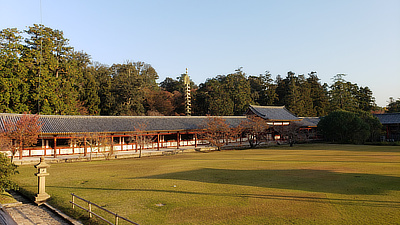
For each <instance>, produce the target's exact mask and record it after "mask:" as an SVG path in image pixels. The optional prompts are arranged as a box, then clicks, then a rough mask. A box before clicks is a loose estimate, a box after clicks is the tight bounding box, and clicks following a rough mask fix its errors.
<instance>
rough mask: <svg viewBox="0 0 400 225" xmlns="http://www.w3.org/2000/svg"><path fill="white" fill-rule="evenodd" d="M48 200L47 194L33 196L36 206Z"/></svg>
mask: <svg viewBox="0 0 400 225" xmlns="http://www.w3.org/2000/svg"><path fill="white" fill-rule="evenodd" d="M49 198H50V195H49V194H47V193H41V194H37V195H36V196H35V203H36V204H38V205H41V204H43V203H45V202H46V200H47V199H49Z"/></svg>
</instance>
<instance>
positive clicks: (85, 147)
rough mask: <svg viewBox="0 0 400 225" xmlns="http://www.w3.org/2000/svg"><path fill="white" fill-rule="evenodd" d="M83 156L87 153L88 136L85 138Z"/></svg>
mask: <svg viewBox="0 0 400 225" xmlns="http://www.w3.org/2000/svg"><path fill="white" fill-rule="evenodd" d="M83 145H84V146H83V156H86V155H87V145H86V137H84V138H83Z"/></svg>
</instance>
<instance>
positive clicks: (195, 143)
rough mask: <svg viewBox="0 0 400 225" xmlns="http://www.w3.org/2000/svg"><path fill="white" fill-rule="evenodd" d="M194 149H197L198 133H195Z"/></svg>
mask: <svg viewBox="0 0 400 225" xmlns="http://www.w3.org/2000/svg"><path fill="white" fill-rule="evenodd" d="M194 147H195V148H197V132H195V133H194Z"/></svg>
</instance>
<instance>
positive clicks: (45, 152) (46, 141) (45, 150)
mask: <svg viewBox="0 0 400 225" xmlns="http://www.w3.org/2000/svg"><path fill="white" fill-rule="evenodd" d="M43 143H44V154H43V155H44V156H46V154H47V143H48V140H44V139H43V142H42V148H43Z"/></svg>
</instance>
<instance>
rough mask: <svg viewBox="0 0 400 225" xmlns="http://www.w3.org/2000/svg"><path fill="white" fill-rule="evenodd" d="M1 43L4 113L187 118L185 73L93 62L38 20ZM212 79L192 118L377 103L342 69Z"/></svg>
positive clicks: (314, 111)
mask: <svg viewBox="0 0 400 225" xmlns="http://www.w3.org/2000/svg"><path fill="white" fill-rule="evenodd" d="M0 45H1V49H0V113H22V112H29V111H30V112H31V113H40V114H58V115H184V95H183V91H184V85H183V77H182V75H181V76H179V75H177V76H176V79H174V78H171V77H168V78H166V79H165V80H164V81H162V82H160V83H159V84H158V83H157V79H158V75H157V72H156V69H155V68H153V67H152V66H151V65H149V64H146V63H144V62H131V61H126V62H124V63H122V64H119V63H115V64H113V65H111V66H109V65H104V64H101V63H99V62H92V61H91V58H90V55H89V54H87V53H85V52H77V51H75V50H74V48H73V47H72V46H69V43H68V39H67V38H65V37H64V35H63V32H62V31H60V30H54V29H52V28H49V27H44V26H42V25H36V24H35V25H33V26H31V27H28V28H27V30H25V31H19V30H17V29H14V28H9V29H3V30H2V31H1V33H0ZM210 73H212V71H210ZM212 76H214V77H213V78H209V79H207V80H206V81H205V82H204V83H201V84H198V85H196V84H194V83H193V82H192V84H191V88H192V110H193V112H192V115H207V114H210V115H242V114H243V113H244V111H245V110H246V109H247V107H248V105H250V104H256V105H285V106H286V107H287V108H288V109H289V110H290V111H292V112H293V113H294V114H296V115H298V116H324V115H327V114H328V113H329V112H331V111H334V110H337V109H344V110H347V111H353V112H355V111H360V110H362V111H371V110H373V109H374V108H375V107H376V105H375V100H374V97H373V93H372V91H371V90H370V89H369V88H368V87H359V86H358V85H357V84H354V83H351V82H349V81H346V80H345V75H344V74H338V75H336V76H334V77H333V79H332V84H331V85H328V84H326V83H321V81H320V79H319V78H318V76H317V73H316V72H310V73H308V74H307V75H303V74H300V75H296V74H295V73H294V72H292V71H289V72H288V73H287V75H286V77H282V76H280V75H277V76H276V78H275V79H274V78H273V76H272V75H271V74H270V73H269V72H266V73H265V74H261V75H248V74H245V72H244V71H243V70H242V68H239V69H237V70H235V71H233V73H231V74H227V75H211V76H210V77H212ZM395 103H396V101H393V105H394V104H395ZM394 106H395V105H394ZM393 108H395V107H393Z"/></svg>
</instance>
